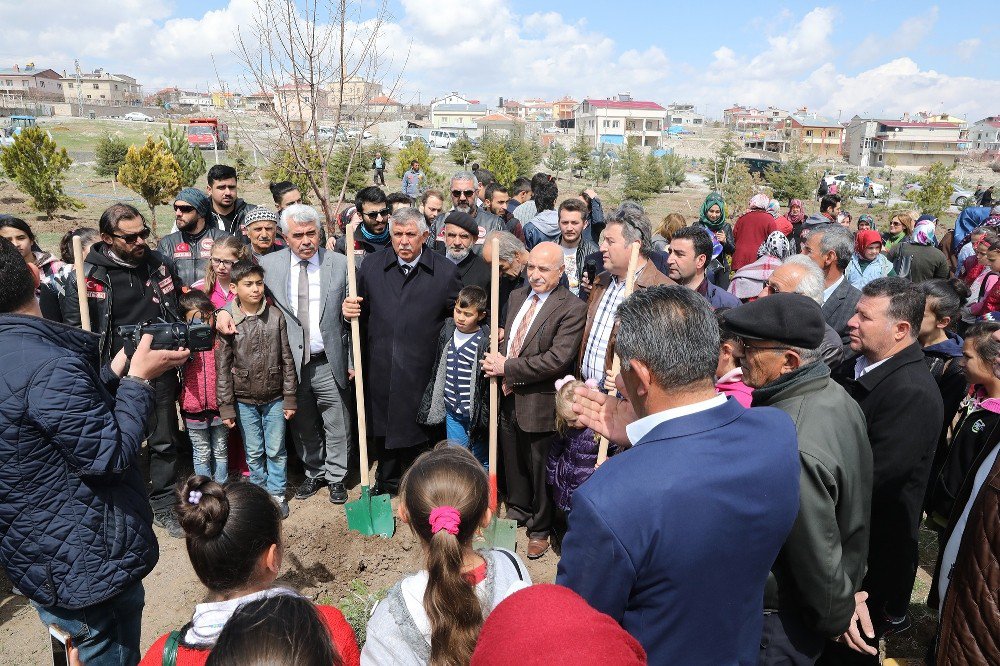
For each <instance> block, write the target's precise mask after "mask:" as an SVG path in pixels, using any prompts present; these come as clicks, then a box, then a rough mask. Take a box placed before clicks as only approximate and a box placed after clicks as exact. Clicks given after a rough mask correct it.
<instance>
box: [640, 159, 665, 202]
mask: <svg viewBox="0 0 1000 666" xmlns="http://www.w3.org/2000/svg"><path fill="white" fill-rule="evenodd" d="M639 187H640V188H642V190H643V191H644V192H645V193H646V198H647V199H650V198H652V197H654V196H656V195H657V194H659V193H660V190H662V189H663V167H661V166H660V160H658V159H657V158H655V157H653V155H652V154H650V155H646V159H645V160H642V166H641V167H640V172H639Z"/></svg>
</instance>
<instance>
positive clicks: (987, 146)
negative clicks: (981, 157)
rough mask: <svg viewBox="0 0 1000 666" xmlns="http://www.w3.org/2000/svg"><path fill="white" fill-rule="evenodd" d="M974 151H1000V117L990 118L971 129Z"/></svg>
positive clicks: (970, 137)
mask: <svg viewBox="0 0 1000 666" xmlns="http://www.w3.org/2000/svg"><path fill="white" fill-rule="evenodd" d="M969 143H970V144H971V145H970V148H972V150H989V151H992V152H997V151H1000V116H990V117H989V118H983V119H982V120H979V121H976V122H975V123H973V125H972V127H971V128H970V129H969Z"/></svg>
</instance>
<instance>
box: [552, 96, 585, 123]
mask: <svg viewBox="0 0 1000 666" xmlns="http://www.w3.org/2000/svg"><path fill="white" fill-rule="evenodd" d="M577 104H579V102H578V101H576V100H575V99H573V98H572V97H570V96H568V95H567V96H566V97H563V98H562V99H561V100H559V101H557V102H552V120H572V119H573V110H574V109H576V106H577Z"/></svg>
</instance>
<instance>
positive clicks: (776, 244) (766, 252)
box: [757, 231, 792, 260]
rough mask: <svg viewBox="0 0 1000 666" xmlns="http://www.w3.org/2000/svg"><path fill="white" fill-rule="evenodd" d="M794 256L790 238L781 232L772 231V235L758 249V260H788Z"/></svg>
mask: <svg viewBox="0 0 1000 666" xmlns="http://www.w3.org/2000/svg"><path fill="white" fill-rule="evenodd" d="M791 254H792V246H791V244H790V243H789V242H788V238H787V237H786V236H785V234H783V233H781V232H780V231H772V232H771V234H770V235H769V236H768V237H767V238H765V239H764V242H763V243H761V244H760V247H759V248H758V249H757V258H758V259H759V258H761V257H764V256H768V257H774V258H775V259H782V260H784V259H786V258H787V257H788V256H789V255H791Z"/></svg>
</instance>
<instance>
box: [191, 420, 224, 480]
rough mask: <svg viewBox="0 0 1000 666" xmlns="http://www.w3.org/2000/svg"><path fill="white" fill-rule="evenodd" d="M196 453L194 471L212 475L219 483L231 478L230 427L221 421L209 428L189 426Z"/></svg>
mask: <svg viewBox="0 0 1000 666" xmlns="http://www.w3.org/2000/svg"><path fill="white" fill-rule="evenodd" d="M187 433H188V437H190V438H191V449H192V451H193V453H194V473H195V474H201V475H203V476H210V477H212V478H213V479H215V480H216V481H217V482H218V483H225V482H226V479H227V478H229V450H228V447H227V444H228V443H229V428H227V427H226V426H224V425H222V424H221V423H220V424H219V425H217V426H209V427H208V428H203V429H199V428H188V431H187Z"/></svg>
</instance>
